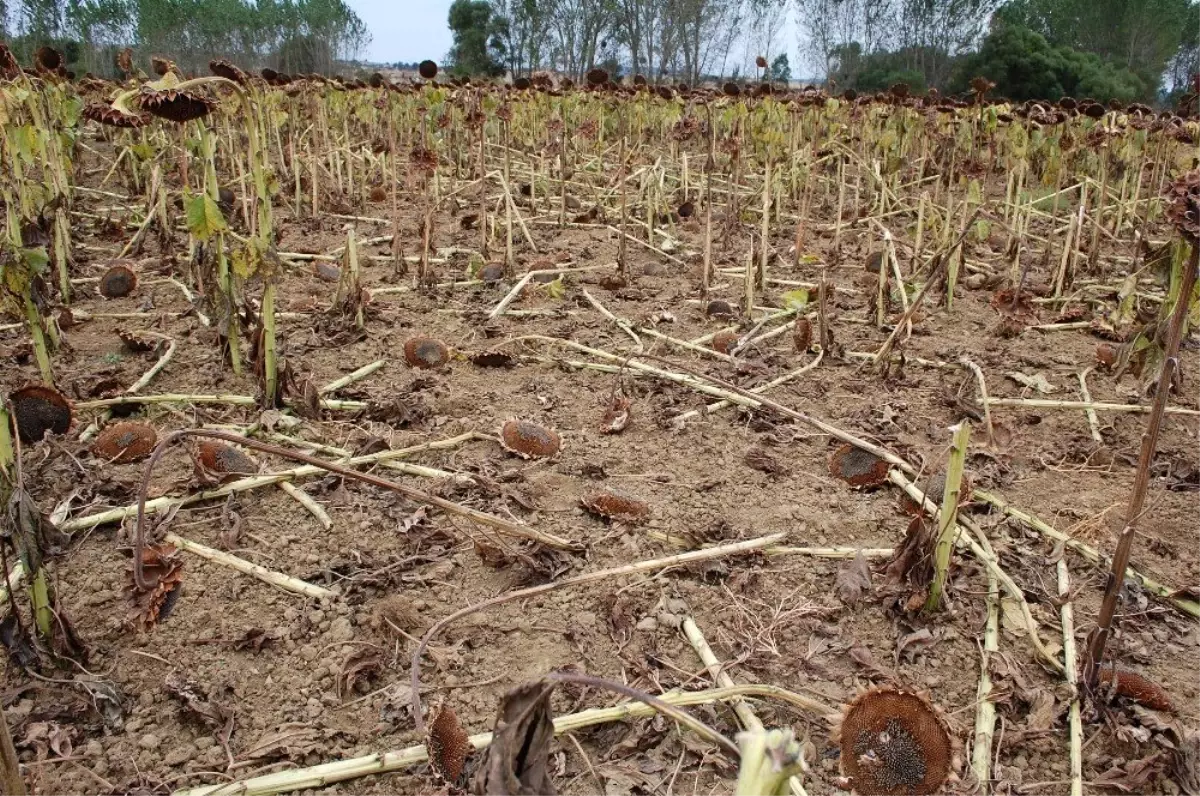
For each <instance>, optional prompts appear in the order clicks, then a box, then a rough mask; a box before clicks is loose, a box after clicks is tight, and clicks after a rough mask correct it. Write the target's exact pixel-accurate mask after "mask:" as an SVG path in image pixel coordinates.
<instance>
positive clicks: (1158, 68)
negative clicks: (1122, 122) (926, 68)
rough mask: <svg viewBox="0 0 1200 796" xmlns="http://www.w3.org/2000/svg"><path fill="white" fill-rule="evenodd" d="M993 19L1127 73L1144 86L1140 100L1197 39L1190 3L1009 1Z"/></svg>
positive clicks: (1199, 7) (1198, 27) (1198, 7)
mask: <svg viewBox="0 0 1200 796" xmlns="http://www.w3.org/2000/svg"><path fill="white" fill-rule="evenodd" d="M996 18H997V21H998V22H999V23H1001V24H1004V25H1018V26H1021V27H1025V28H1028V29H1030V30H1032V31H1035V32H1037V33H1040V34H1042V35H1043V36H1045V37H1046V40H1047V41H1048V42H1049V43H1050V44H1051V45H1052V46H1054V47H1066V48H1071V49H1074V50H1081V51H1084V52H1088V53H1094V54H1095V55H1097V56H1098V57H1099V58H1100V59H1101V60H1102V61H1104V62H1105V63H1107V64H1110V65H1112V67H1113V68H1115V69H1127V70H1129V71H1130V72H1132V73H1133V74H1135V75H1137V77H1138V79H1139V80H1140V81H1141V82H1142V83H1143V84H1144V86H1143V88H1142V90H1141V93H1140V96H1141V97H1142V98H1152V97H1153V95H1154V94H1155V92H1156V91H1157V90H1158V87H1159V84H1160V81H1161V79H1162V76H1163V73H1164V71H1165V70H1166V68H1167V66H1168V63H1169V62H1170V61H1171V60H1172V59H1173V58H1174V57H1175V56H1176V55H1177V53H1179V52H1180V51H1181V49H1186V48H1188V47H1189V46H1190V47H1193V48H1194V46H1195V43H1196V41H1197V39H1198V38H1200V3H1197V2H1195V0H1013V1H1012V2H1010V3H1008V4H1007V5H1006V6H1004V7H1003V8H1002V9H1001V10H1000V11H998V12H997V14H996Z"/></svg>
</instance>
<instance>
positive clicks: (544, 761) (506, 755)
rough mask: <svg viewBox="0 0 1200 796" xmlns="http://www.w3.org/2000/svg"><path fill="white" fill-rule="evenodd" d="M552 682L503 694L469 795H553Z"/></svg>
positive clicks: (540, 683) (536, 684)
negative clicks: (551, 761)
mask: <svg viewBox="0 0 1200 796" xmlns="http://www.w3.org/2000/svg"><path fill="white" fill-rule="evenodd" d="M553 692H554V685H553V684H551V683H544V682H537V683H527V684H525V685H521V686H518V687H517V688H514V689H513V690H512V691H509V692H508V693H507V694H505V695H504V699H503V701H501V703H500V711H499V713H498V715H497V716H496V726H495V728H494V729H493V735H492V743H491V745H490V746H488V748H487V751H486V752H485V753H484V756H483V761H482V762H481V763H480V765H479V768H478V770H477V771H476V773H475V777H474V779H473V781H472V783H471V792H472V793H475V794H479V795H480V796H482V794H488V795H489V796H493V795H494V796H519V795H523V794H554V793H555V790H554V782H553V780H551V778H550V770H549V763H550V746H551V744H552V743H553V741H554V714H553V712H552V711H551V708H550V695H551V694H552V693H553Z"/></svg>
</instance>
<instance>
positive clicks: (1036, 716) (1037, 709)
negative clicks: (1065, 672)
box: [1025, 688, 1058, 732]
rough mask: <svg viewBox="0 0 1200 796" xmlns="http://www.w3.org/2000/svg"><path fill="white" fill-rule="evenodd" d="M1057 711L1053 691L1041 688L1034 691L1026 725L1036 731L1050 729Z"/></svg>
mask: <svg viewBox="0 0 1200 796" xmlns="http://www.w3.org/2000/svg"><path fill="white" fill-rule="evenodd" d="M1057 713H1058V711H1057V710H1055V700H1054V694H1053V692H1051V691H1048V690H1046V689H1043V688H1039V689H1037V690H1035V691H1034V694H1033V701H1032V702H1031V703H1030V705H1029V716H1028V717H1027V718H1026V719H1025V726H1026V727H1027V728H1028V729H1030V730H1033V731H1035V732H1040V731H1042V730H1048V729H1050V728H1051V727H1053V726H1054V722H1055V718H1056V714H1057Z"/></svg>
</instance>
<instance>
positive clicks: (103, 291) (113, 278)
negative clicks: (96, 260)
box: [100, 263, 137, 299]
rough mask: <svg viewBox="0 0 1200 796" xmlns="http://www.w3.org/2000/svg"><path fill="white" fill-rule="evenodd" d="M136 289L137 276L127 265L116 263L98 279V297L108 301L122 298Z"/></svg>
mask: <svg viewBox="0 0 1200 796" xmlns="http://www.w3.org/2000/svg"><path fill="white" fill-rule="evenodd" d="M136 287H137V274H135V273H134V272H133V269H132V268H130V267H129V266H127V265H122V264H120V263H118V264H117V265H114V266H112V267H111V268H109V269H108V270H107V271H105V272H104V276H102V277H100V295H101V296H104V297H105V298H108V299H115V298H124V297H125V296H128V295H129V294H130V293H132V292H133V290H134V288H136Z"/></svg>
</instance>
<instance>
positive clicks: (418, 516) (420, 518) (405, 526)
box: [396, 506, 429, 533]
mask: <svg viewBox="0 0 1200 796" xmlns="http://www.w3.org/2000/svg"><path fill="white" fill-rule="evenodd" d="M428 519H429V508H428V507H426V506H418V507H417V510H416V511H414V512H413V513H412V514H409V515H408V516H407V517H405V518H404V519H402V520H401V521H400V524H399V526H397V528H396V531H397V532H399V533H408V532H409V531H411V530H412V529H413V528H416V527H417V526H419V525H423V524H425V522H426V521H427V520H428Z"/></svg>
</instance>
